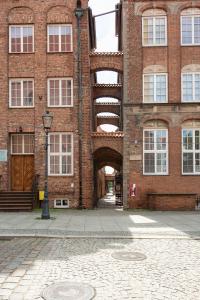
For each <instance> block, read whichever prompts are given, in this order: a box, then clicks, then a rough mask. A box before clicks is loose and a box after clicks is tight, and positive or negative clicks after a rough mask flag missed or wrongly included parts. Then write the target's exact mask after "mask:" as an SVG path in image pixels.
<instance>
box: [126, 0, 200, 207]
mask: <svg viewBox="0 0 200 300" xmlns="http://www.w3.org/2000/svg"><path fill="white" fill-rule="evenodd" d="M189 5H191V6H192V7H200V1H195V3H194V2H192V1H182V2H181V3H180V1H159V0H158V1H142V0H141V1H134V0H133V1H123V16H124V23H123V24H124V28H123V52H124V99H123V101H124V134H125V136H124V151H123V154H124V163H123V164H124V172H123V173H124V174H123V175H124V205H125V207H130V208H147V207H148V203H147V193H151V192H154V193H156V192H157V193H164V192H166V193H173V192H176V193H197V194H200V185H199V176H184V175H182V170H181V163H182V161H181V160H182V158H181V124H182V122H183V120H189V119H197V120H199V119H200V108H199V104H182V103H181V69H182V67H183V66H185V65H188V64H200V47H181V41H180V13H181V9H183V8H184V7H188V6H189ZM147 8H159V9H162V8H163V9H164V10H165V11H166V13H167V18H168V46H167V47H145V48H144V47H142V12H143V11H144V10H145V9H147ZM150 65H162V66H164V67H165V68H166V70H167V72H168V76H169V83H168V84H169V90H168V92H169V95H168V102H169V103H168V104H164V105H162V104H159V105H156V104H143V103H142V102H143V96H142V76H143V69H144V68H146V67H148V66H150ZM159 119H160V120H164V121H167V127H168V130H169V175H168V176H145V175H143V127H144V122H145V121H147V120H159ZM135 141H137V144H135ZM132 183H136V186H137V188H136V190H137V192H136V197H130V196H129V185H130V184H132ZM180 202H181V198H180V199H178V200H177V199H175V198H174V199H171V200H169V206H170V207H171V209H174V208H176V207H177V205H179V206H181V204H180ZM183 206H184V205H183ZM160 208H161V209H162V207H161V206H160ZM163 208H164V207H163ZM168 208H169V207H168Z"/></svg>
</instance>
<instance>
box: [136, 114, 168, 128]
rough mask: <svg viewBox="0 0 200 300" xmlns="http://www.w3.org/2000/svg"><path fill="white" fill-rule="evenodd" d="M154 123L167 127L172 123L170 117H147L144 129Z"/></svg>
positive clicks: (144, 121)
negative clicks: (160, 123)
mask: <svg viewBox="0 0 200 300" xmlns="http://www.w3.org/2000/svg"><path fill="white" fill-rule="evenodd" d="M154 121H157V122H162V123H165V124H166V127H168V126H169V124H170V123H171V119H170V118H168V117H160V116H159V117H157V118H156V117H152V116H147V117H144V119H143V122H142V127H145V123H147V122H154Z"/></svg>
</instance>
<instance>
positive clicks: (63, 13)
mask: <svg viewBox="0 0 200 300" xmlns="http://www.w3.org/2000/svg"><path fill="white" fill-rule="evenodd" d="M87 6H88V1H86V0H83V1H82V7H83V8H84V9H85V10H84V16H83V17H82V19H81V47H82V56H81V60H82V61H84V64H83V68H82V74H83V75H82V81H83V82H84V85H83V89H82V94H83V99H82V103H83V107H82V112H83V113H82V118H83V128H82V129H83V132H82V134H83V137H82V139H83V140H82V166H83V167H82V177H83V178H84V179H85V181H86V182H87V184H84V186H83V199H84V205H85V206H86V207H87V206H91V198H92V197H91V190H92V181H91V174H92V161H91V139H90V130H91V125H90V119H91V116H90V98H91V88H90V69H89V53H90V47H89V30H88V13H87V10H86V8H87ZM75 9H76V1H74V0H70V1H65V0H57V1H53V0H47V1H33V0H28V1H27V0H19V1H12V0H9V1H5V0H3V1H1V3H0V20H1V28H0V66H1V68H0V86H1V89H0V106H1V120H0V123H1V127H0V148H1V149H7V150H8V162H1V163H0V174H1V175H2V189H3V190H4V191H6V190H10V189H11V168H12V166H11V163H10V161H11V160H10V134H11V133H17V132H19V131H21V132H22V133H23V134H26V133H33V134H34V136H35V153H34V156H35V166H34V168H35V175H36V174H38V175H39V189H40V190H43V189H44V142H45V140H44V130H43V125H42V114H43V113H44V112H45V111H46V110H49V111H51V112H52V113H53V115H54V119H53V126H52V128H51V132H71V133H73V137H74V175H73V176H58V177H56V176H49V198H50V200H53V199H55V198H58V199H59V198H67V199H69V201H70V207H78V206H79V176H80V167H79V165H80V164H79V131H78V129H79V126H78V120H79V102H78V81H77V76H78V74H77V20H76V17H75V13H74V11H75ZM17 24H20V25H23V24H24V25H27V24H32V25H34V40H35V51H34V53H30V54H25V53H20V54H11V53H10V54H9V51H8V45H9V25H17ZM48 24H72V28H73V51H72V52H68V53H47V25H48ZM49 77H54V78H56V77H71V78H73V82H74V89H73V100H74V101H73V102H74V104H73V107H66V108H61V107H59V108H52V107H47V79H48V78H49ZM10 78H33V79H34V85H35V88H34V108H18V109H17V108H9V106H8V99H9V94H8V91H9V89H8V82H9V79H10ZM52 205H53V203H51V206H52Z"/></svg>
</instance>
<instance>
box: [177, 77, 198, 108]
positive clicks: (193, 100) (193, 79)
mask: <svg viewBox="0 0 200 300" xmlns="http://www.w3.org/2000/svg"><path fill="white" fill-rule="evenodd" d="M184 75H192V94H193V97H194V96H195V75H200V72H182V73H181V102H183V103H198V102H200V99H199V100H195V99H194V98H193V99H192V100H190V101H186V100H184V99H183V76H184Z"/></svg>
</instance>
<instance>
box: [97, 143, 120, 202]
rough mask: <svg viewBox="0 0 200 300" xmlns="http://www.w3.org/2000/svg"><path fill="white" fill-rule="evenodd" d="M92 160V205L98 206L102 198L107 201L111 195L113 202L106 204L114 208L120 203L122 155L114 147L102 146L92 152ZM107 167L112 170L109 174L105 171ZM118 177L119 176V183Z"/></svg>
mask: <svg viewBox="0 0 200 300" xmlns="http://www.w3.org/2000/svg"><path fill="white" fill-rule="evenodd" d="M93 162H94V207H99V203H102V202H101V200H102V199H107V200H108V201H109V197H108V196H109V195H110V196H113V197H112V199H113V202H112V205H110V202H109V205H108V206H110V207H113V208H114V207H115V206H116V205H117V204H122V194H123V192H122V162H123V160H122V155H121V154H120V153H119V152H118V151H117V150H115V149H112V148H109V147H102V148H99V149H97V150H96V151H95V152H94V153H93ZM108 167H109V168H110V170H113V172H111V174H109V172H107V171H106V168H108ZM111 168H112V169H111ZM119 178H121V181H120V183H119V180H118V179H119ZM116 187H117V189H116ZM105 201H106V200H105ZM108 206H106V207H108ZM101 207H102V206H101Z"/></svg>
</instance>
